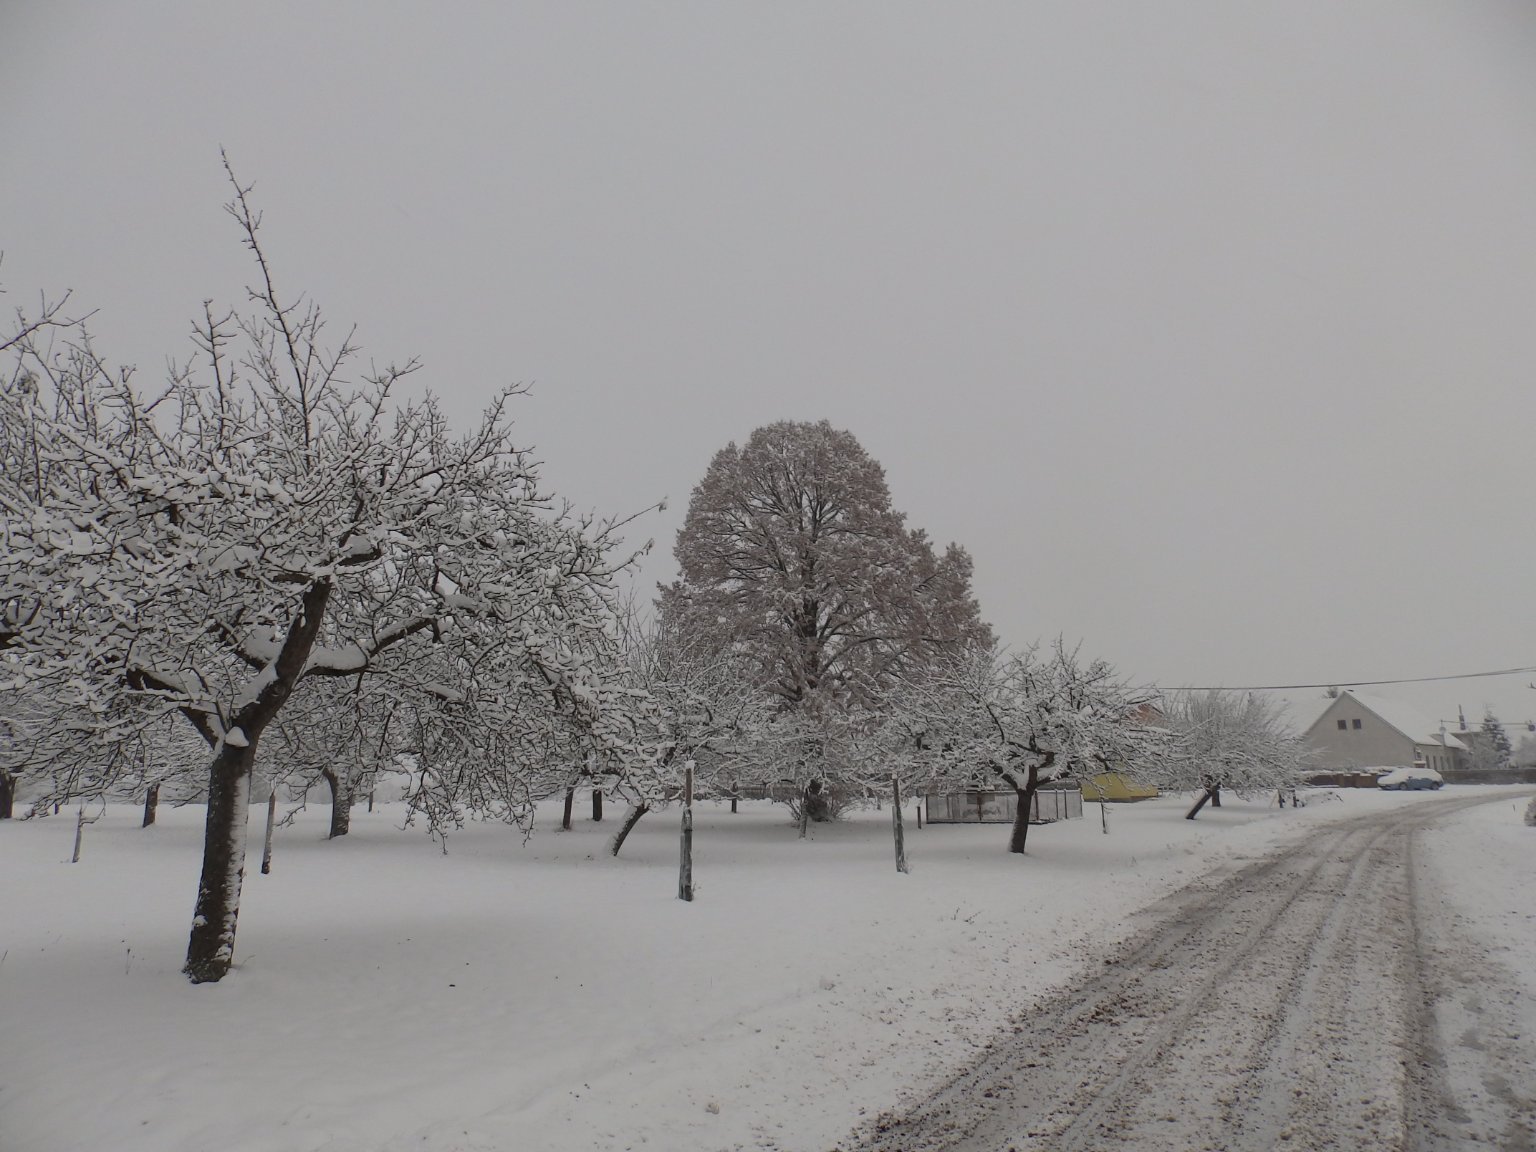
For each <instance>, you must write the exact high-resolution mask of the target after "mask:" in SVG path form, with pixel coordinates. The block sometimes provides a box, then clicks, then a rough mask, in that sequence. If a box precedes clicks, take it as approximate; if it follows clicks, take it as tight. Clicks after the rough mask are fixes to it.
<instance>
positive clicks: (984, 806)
mask: <svg viewBox="0 0 1536 1152" xmlns="http://www.w3.org/2000/svg"><path fill="white" fill-rule="evenodd" d="M923 804H924V807H925V808H926V814H925V816H924V819H925V820H926V821H927V822H928V823H929V824H1012V823H1013V821H1014V816H1015V815H1016V814H1017V813H1018V810H1019V796H1018V793H1017V792H1015V791H1014V790H1013V789H1012V788H1008V789H1000V790H992V789H983V788H973V789H968V790H967V791H964V792H940V793H937V794H929V795H928V796H925V797H924V798H923ZM1082 815H1083V793H1082V790H1081V789H1079V788H1078V786H1077V784H1076V782H1071V783H1056V782H1053V783H1051V784H1048V785H1042V786H1041V787H1040V790H1039V791H1038V792H1036V793H1035V795H1034V800H1033V803H1032V804H1031V805H1030V812H1029V822H1030V823H1031V824H1052V823H1054V822H1055V821H1057V820H1079V819H1081V818H1082Z"/></svg>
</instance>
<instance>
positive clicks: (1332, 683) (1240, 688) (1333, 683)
mask: <svg viewBox="0 0 1536 1152" xmlns="http://www.w3.org/2000/svg"><path fill="white" fill-rule="evenodd" d="M1533 672H1536V666H1533V667H1530V668H1500V669H1499V670H1498V671H1496V672H1461V673H1458V674H1457V675H1454V676H1410V677H1405V678H1403V679H1400V680H1329V681H1326V682H1324V683H1322V684H1234V685H1226V686H1222V687H1216V688H1176V689H1168V688H1163V687H1160V686H1159V685H1153V687H1155V688H1157V689H1158V691H1159V692H1168V691H1178V692H1288V691H1291V690H1293V689H1297V688H1372V687H1376V686H1378V685H1382V684H1429V683H1432V682H1434V681H1437V680H1478V679H1481V678H1483V677H1485V676H1528V675H1530V674H1531V673H1533Z"/></svg>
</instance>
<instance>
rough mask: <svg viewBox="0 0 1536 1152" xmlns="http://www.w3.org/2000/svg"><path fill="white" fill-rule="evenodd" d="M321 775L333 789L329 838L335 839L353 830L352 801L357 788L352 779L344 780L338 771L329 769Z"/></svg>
mask: <svg viewBox="0 0 1536 1152" xmlns="http://www.w3.org/2000/svg"><path fill="white" fill-rule="evenodd" d="M320 775H322V776H324V777H325V782H326V783H327V784H328V785H330V789H331V833H330V835H329V836H328V837H327V839H330V840H334V839H336V837H338V836H345V835H346V834H347V833H348V832H350V831H352V802H353V800H354V799H355V796H356V791H357V790H356V788H355V787H354V786H353V784H352V782H351V781H350V780H347V781H343V780H342V778H341V776H340V774H338V773H336V772H331V771H329V770H327V771H324V772H321V773H320Z"/></svg>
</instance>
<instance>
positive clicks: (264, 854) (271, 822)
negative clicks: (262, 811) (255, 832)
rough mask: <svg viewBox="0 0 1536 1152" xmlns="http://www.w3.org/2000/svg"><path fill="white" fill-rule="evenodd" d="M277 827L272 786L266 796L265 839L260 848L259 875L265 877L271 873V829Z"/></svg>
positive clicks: (275, 799)
mask: <svg viewBox="0 0 1536 1152" xmlns="http://www.w3.org/2000/svg"><path fill="white" fill-rule="evenodd" d="M276 825H277V785H276V784H274V785H272V791H271V792H270V793H268V794H267V838H266V841H265V842H264V843H263V844H262V848H261V874H262V875H263V876H266V875H268V874H270V873H271V871H272V829H273V828H274V827H276Z"/></svg>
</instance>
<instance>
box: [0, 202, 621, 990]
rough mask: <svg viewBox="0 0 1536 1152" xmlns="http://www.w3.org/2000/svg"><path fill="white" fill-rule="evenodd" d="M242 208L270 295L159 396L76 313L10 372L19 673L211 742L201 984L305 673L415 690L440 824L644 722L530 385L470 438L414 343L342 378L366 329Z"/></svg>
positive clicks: (1, 512) (221, 329) (10, 649)
mask: <svg viewBox="0 0 1536 1152" xmlns="http://www.w3.org/2000/svg"><path fill="white" fill-rule="evenodd" d="M232 179H233V178H232ZM229 210H230V212H231V214H232V215H233V216H234V218H235V220H236V221H237V223H238V224H239V227H240V230H241V234H242V237H243V239H244V242H245V244H246V246H247V247H248V248H249V249H250V250H251V252H252V253H253V255H254V257H255V260H256V263H257V268H258V272H259V275H258V279H257V282H256V285H255V286H254V287H253V288H252V289H251V291H250V299H251V301H252V303H253V304H254V305H255V310H254V312H253V314H251V315H241V316H237V315H234V314H231V315H228V316H222V317H221V316H218V315H216V314H215V313H214V312H213V310H212V309H205V314H204V317H203V320H202V321H200V322H199V324H198V325H197V345H198V348H199V350H200V352H201V364H202V367H201V369H200V370H199V371H194V370H193V369H192V368H191V366H188V367H187V368H186V369H183V370H181V371H179V372H176V373H175V374H174V375H173V377H172V379H171V380H170V382H169V384H168V385H167V386H166V387H165V388H164V389H162V390H161V391H159V392H156V393H146V392H144V391H142V390H140V389H139V388H137V387H136V386H135V385H134V383H133V382H132V381H131V380H130V379H129V377H128V375H127V374H126V373H113V372H111V371H110V370H108V369H107V368H106V367H105V365H104V363H103V362H102V361H101V360H100V359H98V358H97V356H96V354H95V353H94V351H93V350H92V348H91V345H90V342H89V340H88V339H87V338H86V337H85V335H84V333H83V331H80V330H78V329H77V330H75V332H74V335H73V337H72V338H71V339H69V340H67V341H64V342H63V343H62V345H61V344H59V343H57V342H55V343H54V344H51V345H45V344H43V343H41V342H39V341H37V340H36V339H34V338H33V337H32V336H27V335H22V336H20V337H19V338H18V339H17V340H16V342H15V349H14V350H15V351H16V352H17V353H18V355H19V368H18V370H17V371H16V372H15V373H14V374H13V375H12V377H11V379H10V381H9V382H8V383H7V384H6V385H5V387H4V389H3V390H0V415H3V416H4V426H5V429H6V432H5V435H4V439H3V440H0V451H3V453H4V459H3V460H0V467H3V471H4V474H5V476H6V480H5V482H4V485H3V487H0V539H3V545H4V546H3V548H0V610H3V616H0V619H3V625H0V639H3V642H4V644H5V646H6V656H5V664H4V669H3V671H4V674H5V676H6V678H7V680H8V681H9V683H10V686H11V687H12V688H13V689H15V690H26V691H29V692H33V691H46V692H48V693H51V694H53V696H54V697H55V698H57V699H58V700H59V701H60V703H61V705H62V706H66V707H70V708H73V709H75V710H76V714H78V715H88V716H91V717H93V723H94V725H95V728H96V732H95V736H96V739H97V740H98V741H99V742H101V743H103V744H111V743H112V742H114V741H118V740H121V739H123V738H125V737H126V736H127V735H129V734H131V733H132V732H134V731H136V730H137V728H138V727H140V726H142V725H143V724H144V723H146V722H150V721H151V720H152V719H153V718H155V717H157V716H160V715H164V714H166V713H179V714H180V715H181V716H182V717H183V718H184V719H185V720H186V721H187V722H188V723H189V724H190V725H191V727H192V728H193V729H194V730H195V731H196V732H197V734H198V735H199V736H200V737H201V738H202V739H203V740H204V742H205V743H206V745H207V747H208V748H209V750H210V751H209V754H210V756H211V762H210V764H209V766H208V777H207V787H208V801H209V815H208V828H207V838H206V841H205V853H204V867H203V876H202V882H201V885H200V889H199V896H198V903H197V913H196V916H195V917H194V922H193V931H192V938H191V942H190V944H189V949H188V959H187V969H186V970H187V973H188V975H189V976H190V977H191V978H192V979H193V980H216V979H218V978H219V977H220V976H222V975H223V974H224V972H225V971H226V970H227V969H228V967H229V964H230V962H231V959H232V955H233V946H234V925H235V917H236V914H237V911H238V906H239V891H240V884H241V877H242V871H243V861H244V829H245V815H246V804H247V802H248V792H249V780H250V776H251V772H252V766H253V764H254V762H255V756H256V752H257V747H258V744H259V741H260V739H261V737H262V734H263V732H264V731H265V730H266V728H267V727H268V726H269V725H270V724H272V723H273V722H274V720H276V718H277V717H278V716H279V714H280V713H282V711H283V709H284V708H285V706H286V705H287V704H288V702H289V701H290V699H291V698H293V697H294V696H295V695H296V694H302V693H303V692H304V691H305V690H306V689H307V688H308V687H309V686H311V685H312V684H314V683H316V682H318V681H324V680H330V681H333V682H343V681H345V682H347V683H350V684H353V685H359V684H360V685H363V686H364V688H363V689H360V690H362V691H366V692H368V693H370V694H371V695H369V696H368V704H369V707H368V708H367V709H364V710H363V713H365V714H371V715H373V716H380V715H382V714H383V712H382V709H383V706H384V705H385V704H388V703H393V702H399V703H401V704H408V705H409V706H410V708H411V710H412V712H411V715H410V716H409V722H408V723H402V727H403V728H405V727H408V728H411V729H413V731H412V733H411V735H410V737H409V740H410V741H411V742H413V747H412V751H413V752H414V755H415V760H414V763H415V765H416V767H417V769H418V772H419V776H418V783H417V785H416V791H417V794H418V796H419V797H421V798H422V804H421V807H422V808H423V809H424V810H427V811H428V812H429V814H430V815H431V818H432V819H433V820H434V822H435V823H438V822H442V821H451V820H454V819H457V818H459V815H460V813H461V812H462V810H463V808H464V806H465V805H482V804H483V805H485V806H487V807H490V808H493V809H494V810H495V811H496V812H497V813H498V814H500V815H504V816H507V817H508V818H514V819H516V818H520V817H521V815H522V814H523V813H525V812H526V811H527V807H528V803H529V798H530V795H531V792H532V790H531V789H530V788H529V786H528V778H529V777H530V776H532V775H536V774H537V773H539V772H542V771H544V768H545V766H546V765H547V764H548V763H549V762H550V761H551V760H552V759H557V758H559V757H561V756H578V755H584V754H585V752H584V750H585V749H588V748H591V747H593V746H594V745H596V746H599V747H600V748H601V749H602V750H611V749H614V748H619V749H623V748H627V747H628V746H629V743H630V741H631V740H632V737H633V722H632V721H631V720H630V719H629V718H628V717H627V715H625V714H624V713H625V706H626V702H627V697H626V696H625V692H626V689H625V687H624V686H623V685H622V683H621V679H620V672H621V669H620V661H619V658H618V649H617V644H616V641H615V638H614V630H613V627H612V619H613V612H614V592H613V578H614V575H615V573H616V572H617V571H618V570H619V569H620V568H622V567H623V562H622V561H621V562H617V563H616V562H615V561H614V559H613V558H612V552H613V530H614V527H615V526H614V525H613V524H611V523H597V522H593V521H591V520H588V519H580V518H576V517H573V516H572V515H571V514H570V512H569V510H568V509H566V508H564V507H562V506H560V505H558V504H557V503H556V502H555V501H554V499H553V498H552V497H551V496H550V495H549V494H548V493H546V492H545V491H544V490H543V489H542V488H541V487H540V485H539V481H538V476H537V473H536V469H535V465H534V463H533V461H532V458H531V457H530V456H529V455H528V453H527V451H526V450H524V449H520V448H518V447H516V446H515V445H514V443H513V441H512V438H511V431H510V420H509V414H508V406H509V403H510V401H511V400H512V399H513V397H514V396H515V395H516V393H517V389H507V390H505V391H503V392H501V393H500V394H498V395H497V396H496V397H495V398H494V399H493V400H492V402H491V404H490V406H489V408H488V409H487V410H486V412H485V414H484V416H483V417H482V419H481V420H480V422H479V423H478V425H476V426H475V427H474V428H473V429H472V430H470V431H469V432H468V433H464V434H455V433H454V432H452V431H451V430H450V428H449V425H448V421H447V418H446V416H445V415H444V413H443V411H442V409H441V408H440V407H439V405H438V404H437V402H436V401H435V400H434V399H432V398H431V397H428V398H426V399H424V400H420V401H413V402H409V403H401V402H397V400H396V398H395V396H394V395H393V392H394V388H395V385H396V384H397V383H398V382H399V380H400V379H401V378H402V377H403V376H405V375H406V374H408V373H409V372H411V371H413V370H414V367H415V366H414V364H408V365H406V366H404V367H402V368H393V367H391V368H386V369H384V370H382V371H378V372H374V373H371V374H368V375H365V376H364V377H363V381H364V382H363V384H362V385H361V386H359V387H357V388H352V387H350V386H349V385H348V384H347V383H346V382H345V380H344V375H343V373H344V372H345V371H346V370H348V369H349V367H350V365H351V362H352V361H353V359H354V358H355V355H356V348H355V346H354V345H353V343H352V341H351V338H350V336H349V337H348V338H346V339H344V340H343V341H342V342H341V344H340V346H339V347H338V348H336V349H334V350H329V349H327V348H326V346H325V345H324V343H323V341H322V333H323V328H324V324H323V321H322V317H321V314H320V311H319V310H318V308H316V307H315V306H314V305H312V304H308V303H305V302H303V301H302V299H300V300H298V301H294V302H286V301H285V298H283V297H282V296H280V295H279V293H278V291H277V289H276V287H275V286H274V282H273V276H272V272H271V268H270V266H269V265H268V262H267V259H266V256H265V253H264V252H263V249H262V247H261V245H260V243H259V242H258V228H259V224H260V218H259V216H258V215H257V214H256V213H255V212H254V211H253V210H252V209H251V207H250V205H249V202H248V199H247V189H246V188H244V187H242V186H240V185H239V184H236V185H235V196H234V199H233V201H232V202H231V204H230V205H229ZM236 349H240V350H241V351H240V352H239V354H238V355H237V353H236ZM374 674H378V676H379V677H380V680H379V681H378V682H377V687H376V686H375V684H374V682H371V681H370V677H371V676H373V675H374ZM331 695H332V696H333V697H334V698H335V699H336V700H338V701H342V700H345V699H346V698H347V693H346V692H344V691H340V690H336V689H333V690H332V691H331ZM354 702H355V701H354ZM146 718H148V719H146ZM365 735H366V734H365Z"/></svg>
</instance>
